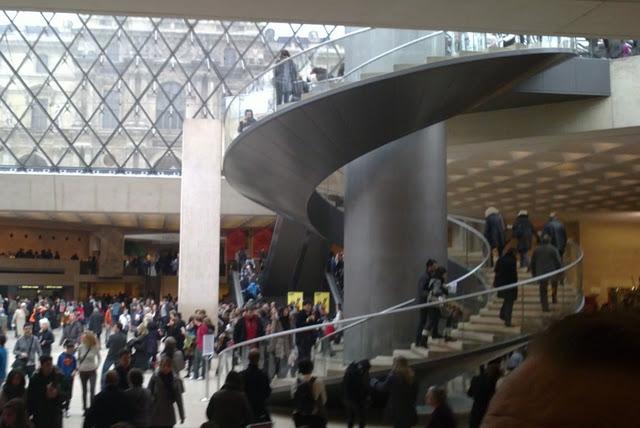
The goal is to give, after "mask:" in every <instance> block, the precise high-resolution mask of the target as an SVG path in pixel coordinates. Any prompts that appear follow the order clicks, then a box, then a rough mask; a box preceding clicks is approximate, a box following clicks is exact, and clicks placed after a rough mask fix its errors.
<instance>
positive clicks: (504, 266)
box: [493, 248, 518, 327]
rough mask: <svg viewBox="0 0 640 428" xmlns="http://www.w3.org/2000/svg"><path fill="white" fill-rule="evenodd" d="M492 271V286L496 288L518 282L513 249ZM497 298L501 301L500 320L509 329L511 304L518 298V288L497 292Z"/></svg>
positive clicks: (510, 249)
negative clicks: (493, 274)
mask: <svg viewBox="0 0 640 428" xmlns="http://www.w3.org/2000/svg"><path fill="white" fill-rule="evenodd" d="M493 271H494V272H495V276H494V278H493V286H494V287H496V288H497V287H502V286H504V285H509V284H515V283H516V282H518V261H517V260H516V252H515V250H514V249H513V248H509V249H508V250H507V251H506V252H505V254H504V255H503V256H502V257H500V258H499V259H498V261H497V262H496V266H495V268H494V269H493ZM498 297H499V298H501V299H502V307H501V308H500V319H501V320H502V321H504V325H505V326H507V327H511V314H512V313H513V302H515V301H516V299H517V298H518V287H513V288H510V289H508V290H501V291H498Z"/></svg>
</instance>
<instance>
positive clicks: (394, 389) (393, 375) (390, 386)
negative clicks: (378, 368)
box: [374, 356, 418, 428]
mask: <svg viewBox="0 0 640 428" xmlns="http://www.w3.org/2000/svg"><path fill="white" fill-rule="evenodd" d="M374 388H375V389H376V390H377V391H380V392H384V393H387V394H388V399H387V405H386V407H385V412H384V413H385V419H386V420H387V421H388V422H390V424H391V425H392V426H393V427H394V428H410V427H412V426H413V425H415V424H416V422H417V421H418V415H417V412H416V395H417V393H418V389H417V383H416V380H415V374H414V372H413V369H412V368H411V367H409V361H408V360H407V359H406V358H405V357H401V356H398V357H395V358H394V359H393V367H392V368H391V372H390V373H389V375H387V378H386V379H385V380H384V381H378V382H376V383H375V384H374Z"/></svg>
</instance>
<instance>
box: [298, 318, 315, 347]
mask: <svg viewBox="0 0 640 428" xmlns="http://www.w3.org/2000/svg"><path fill="white" fill-rule="evenodd" d="M309 316H310V315H309V314H307V312H306V311H304V310H302V311H300V312H298V313H297V314H296V328H301V327H309V326H312V325H314V324H316V322H315V321H308V322H307V318H309ZM315 340H316V332H315V331H314V330H308V331H303V332H301V333H296V345H298V346H303V347H305V346H306V347H309V348H310V347H311V346H313V343H314V342H315Z"/></svg>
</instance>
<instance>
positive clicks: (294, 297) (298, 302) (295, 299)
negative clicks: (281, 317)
mask: <svg viewBox="0 0 640 428" xmlns="http://www.w3.org/2000/svg"><path fill="white" fill-rule="evenodd" d="M303 300H304V293H303V292H302V291H289V292H288V293H287V303H288V304H289V305H295V307H296V308H298V310H300V309H302V301H303Z"/></svg>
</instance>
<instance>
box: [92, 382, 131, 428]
mask: <svg viewBox="0 0 640 428" xmlns="http://www.w3.org/2000/svg"><path fill="white" fill-rule="evenodd" d="M118 384H119V377H118V373H116V371H114V370H111V371H109V372H107V375H106V378H105V385H106V387H105V389H103V390H102V391H101V392H100V393H99V394H98V395H96V396H95V399H94V402H93V405H92V406H91V408H90V409H89V411H88V412H87V416H86V417H85V419H84V425H83V428H109V427H111V426H112V425H114V424H116V423H118V422H131V421H132V419H133V410H132V409H131V406H130V405H129V401H128V400H127V397H126V395H125V393H124V392H123V391H122V389H120V388H119V387H118Z"/></svg>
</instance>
